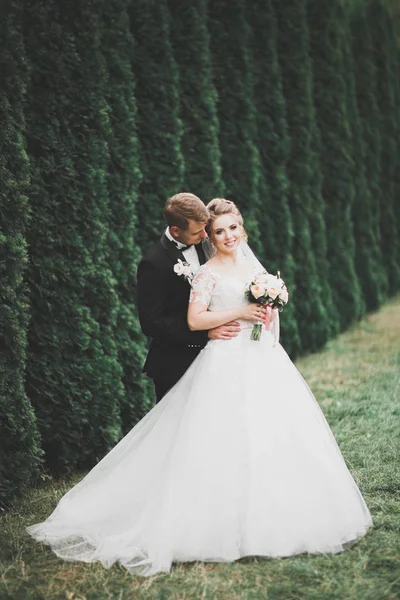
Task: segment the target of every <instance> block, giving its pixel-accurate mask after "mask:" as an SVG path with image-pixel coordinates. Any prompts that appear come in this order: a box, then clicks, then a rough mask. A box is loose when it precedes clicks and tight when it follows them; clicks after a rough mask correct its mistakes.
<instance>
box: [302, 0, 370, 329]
mask: <svg viewBox="0 0 400 600" xmlns="http://www.w3.org/2000/svg"><path fill="white" fill-rule="evenodd" d="M308 26H309V31H310V54H311V57H312V61H313V76H314V101H315V107H316V116H317V123H318V126H319V130H320V132H321V165H322V169H323V187H322V190H323V197H324V200H325V202H326V212H325V218H326V225H327V227H326V230H327V241H328V257H329V272H328V274H327V275H328V279H329V282H330V284H331V287H332V292H333V298H334V302H335V306H336V310H337V315H338V318H339V322H340V327H341V329H345V328H346V327H347V326H348V325H350V323H351V322H352V321H353V320H354V319H357V318H359V317H360V316H361V314H362V312H363V308H364V304H363V299H362V293H361V289H360V284H359V281H358V277H357V274H356V271H355V265H354V260H355V245H354V232H353V227H352V221H351V209H352V206H353V202H354V182H353V177H352V174H353V167H352V159H351V153H352V143H351V130H350V125H349V116H348V110H347V95H346V94H347V89H346V83H345V74H344V71H345V65H344V60H343V51H344V48H343V47H344V44H343V37H344V35H343V31H344V27H345V14H344V11H343V7H342V5H341V3H339V2H335V3H331V4H330V5H329V7H326V6H322V5H321V4H320V3H318V2H316V1H313V2H309V4H308Z"/></svg>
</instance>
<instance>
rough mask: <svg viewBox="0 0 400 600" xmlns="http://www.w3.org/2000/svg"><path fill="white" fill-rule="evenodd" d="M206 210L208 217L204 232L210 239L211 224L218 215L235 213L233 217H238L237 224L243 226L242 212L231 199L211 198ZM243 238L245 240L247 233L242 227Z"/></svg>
mask: <svg viewBox="0 0 400 600" xmlns="http://www.w3.org/2000/svg"><path fill="white" fill-rule="evenodd" d="M207 210H208V213H209V215H210V217H209V219H208V223H207V225H206V232H207V235H208V236H209V238H210V239H211V238H212V224H213V223H214V221H215V220H216V219H218V217H221V216H222V215H235V217H238V222H239V225H240V226H241V227H243V217H242V214H241V212H240V210H239V209H238V207H237V206H236V204H234V202H232V200H226V199H225V198H213V199H212V200H211V201H210V202H209V203H208V204H207ZM243 238H244V239H245V240H247V233H246V232H245V230H244V228H243Z"/></svg>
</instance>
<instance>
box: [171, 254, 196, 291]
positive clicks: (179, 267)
mask: <svg viewBox="0 0 400 600" xmlns="http://www.w3.org/2000/svg"><path fill="white" fill-rule="evenodd" d="M174 271H175V273H176V274H177V275H178V276H179V277H184V279H186V281H187V282H188V283H189V284H190V285H192V280H193V276H194V273H193V271H192V268H191V266H190V265H189V263H187V262H186V261H185V262H184V261H183V260H181V259H180V258H178V262H177V263H176V264H175V265H174Z"/></svg>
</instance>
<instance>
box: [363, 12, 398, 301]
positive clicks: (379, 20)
mask: <svg viewBox="0 0 400 600" xmlns="http://www.w3.org/2000/svg"><path fill="white" fill-rule="evenodd" d="M367 21H368V24H369V30H370V33H371V38H372V48H373V55H372V56H373V58H374V64H375V82H376V87H375V96H376V101H377V104H378V109H379V131H380V135H381V139H382V144H381V163H380V174H381V179H380V189H381V199H382V202H381V210H380V235H381V252H382V267H383V269H384V271H385V272H386V274H387V276H388V292H389V293H390V294H394V293H395V292H397V291H398V290H399V289H400V218H399V217H400V189H399V185H398V184H399V181H400V97H399V85H400V68H399V64H400V63H399V59H398V54H397V52H398V49H399V41H398V40H397V37H396V33H395V31H394V28H393V23H392V20H391V17H390V15H389V13H388V10H387V7H386V6H385V5H384V4H383V3H382V2H381V1H380V0H379V1H378V0H374V1H373V2H371V3H370V4H369V6H368V9H367Z"/></svg>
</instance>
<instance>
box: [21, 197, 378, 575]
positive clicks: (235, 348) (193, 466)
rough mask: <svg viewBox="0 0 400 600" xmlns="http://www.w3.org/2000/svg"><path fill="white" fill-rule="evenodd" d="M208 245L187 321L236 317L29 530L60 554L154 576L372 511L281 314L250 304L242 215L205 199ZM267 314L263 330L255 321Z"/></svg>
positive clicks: (320, 538) (358, 527) (335, 526)
mask: <svg viewBox="0 0 400 600" xmlns="http://www.w3.org/2000/svg"><path fill="white" fill-rule="evenodd" d="M208 209H209V211H210V221H209V224H208V234H209V237H210V240H211V242H212V244H213V246H214V249H215V255H214V256H213V258H212V259H211V260H209V261H208V262H207V263H206V264H205V265H203V266H202V267H200V269H199V271H198V272H197V274H196V275H195V277H194V280H193V282H192V291H191V298H190V304H189V309H188V323H189V327H190V328H191V329H193V330H202V329H210V328H212V327H217V326H218V325H221V324H224V323H227V322H229V321H232V320H236V319H238V320H239V321H240V323H241V332H240V334H239V335H238V336H237V337H236V338H234V339H232V340H230V341H229V342H226V341H220V340H210V341H209V342H208V344H207V345H206V347H205V348H204V349H203V350H202V351H201V353H200V354H199V356H198V357H197V358H196V360H195V361H194V362H193V363H192V365H191V366H190V367H189V369H188V370H187V371H186V373H185V374H184V376H183V377H182V378H181V379H180V380H179V381H178V383H177V384H176V385H175V386H174V387H173V388H172V389H171V390H170V391H169V392H168V393H167V394H166V396H164V398H163V399H162V400H161V402H159V404H157V405H156V406H155V407H154V408H153V409H152V410H151V411H150V412H149V413H148V414H147V415H146V416H145V417H144V418H143V419H142V420H141V421H140V422H139V423H138V424H137V425H136V426H135V427H134V428H133V429H132V430H131V431H130V433H128V435H126V436H125V438H124V439H122V440H121V442H119V444H117V446H116V447H115V448H114V449H113V450H112V451H111V452H109V454H107V456H106V457H105V458H103V460H102V461H101V462H100V463H99V464H98V465H97V466H95V467H94V468H93V469H92V471H90V473H89V474H88V475H87V476H86V477H85V478H84V479H83V480H82V481H81V482H80V483H78V485H76V486H75V487H74V488H73V489H71V490H70V491H69V492H68V493H67V494H66V495H65V496H64V497H63V498H62V499H61V501H60V502H59V504H58V506H57V508H56V509H55V511H54V512H53V514H52V515H51V516H50V517H49V518H48V519H47V520H46V521H44V522H43V523H39V524H37V525H33V526H31V527H29V528H28V531H29V533H30V534H31V535H32V536H33V537H34V538H35V539H37V540H38V541H41V542H45V543H47V544H50V546H51V547H52V549H53V550H54V552H55V553H56V554H57V555H58V556H60V557H61V558H63V559H66V560H79V561H85V562H93V561H97V560H99V561H101V562H102V564H103V565H104V566H105V567H109V566H111V565H112V564H113V563H115V562H119V563H120V564H122V565H123V566H124V567H126V568H127V569H128V570H129V571H131V572H134V573H139V574H141V575H154V574H155V573H158V572H162V571H169V570H170V568H171V565H172V563H173V562H174V561H181V562H186V561H223V562H230V561H234V560H236V559H239V558H241V557H243V556H249V555H251V556H255V555H257V556H269V557H284V556H291V555H294V554H299V553H328V552H340V551H342V550H344V549H345V548H346V546H347V545H348V544H349V543H350V542H353V541H355V540H357V539H358V538H360V537H361V536H363V535H364V534H365V532H366V531H367V529H368V528H369V527H370V525H371V517H370V514H369V511H368V508H367V506H366V504H365V502H364V500H363V497H362V496H361V493H360V491H359V489H358V487H357V485H356V483H355V481H354V479H353V478H352V476H351V474H350V472H349V471H348V469H347V467H346V464H345V462H344V460H343V457H342V455H341V453H340V450H339V448H338V446H337V444H336V441H335V438H334V437H333V434H332V432H331V431H330V429H329V426H328V424H327V422H326V420H325V418H324V416H323V414H322V412H321V410H320V408H319V406H318V404H317V402H316V400H315V398H314V396H313V395H312V393H311V391H310V389H309V388H308V386H307V384H306V383H305V381H304V380H303V378H302V377H301V375H300V373H299V372H298V371H297V369H296V367H295V366H294V365H293V363H292V362H291V361H290V359H289V357H288V356H287V354H286V352H285V351H284V349H283V348H282V346H281V345H280V344H279V342H278V339H277V338H278V335H279V333H278V330H279V328H278V315H277V311H271V310H270V309H265V308H264V307H261V306H259V305H257V304H249V303H248V302H247V300H246V298H245V293H244V290H245V284H246V283H247V282H249V281H251V279H252V277H253V276H254V274H255V272H257V271H258V272H259V271H260V269H261V268H262V267H261V265H260V263H259V262H258V261H257V259H256V258H255V256H254V254H253V253H252V252H251V250H250V249H249V248H248V246H247V244H246V243H245V240H244V236H245V233H244V229H243V222H242V217H241V215H240V213H239V211H238V209H237V208H236V206H235V205H234V204H233V203H232V202H230V201H227V200H224V199H215V200H213V201H211V203H210V204H209V205H208ZM260 320H263V321H264V323H265V325H264V331H263V333H262V335H261V339H260V341H252V340H251V339H250V335H251V328H252V326H253V324H254V322H256V321H260Z"/></svg>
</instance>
